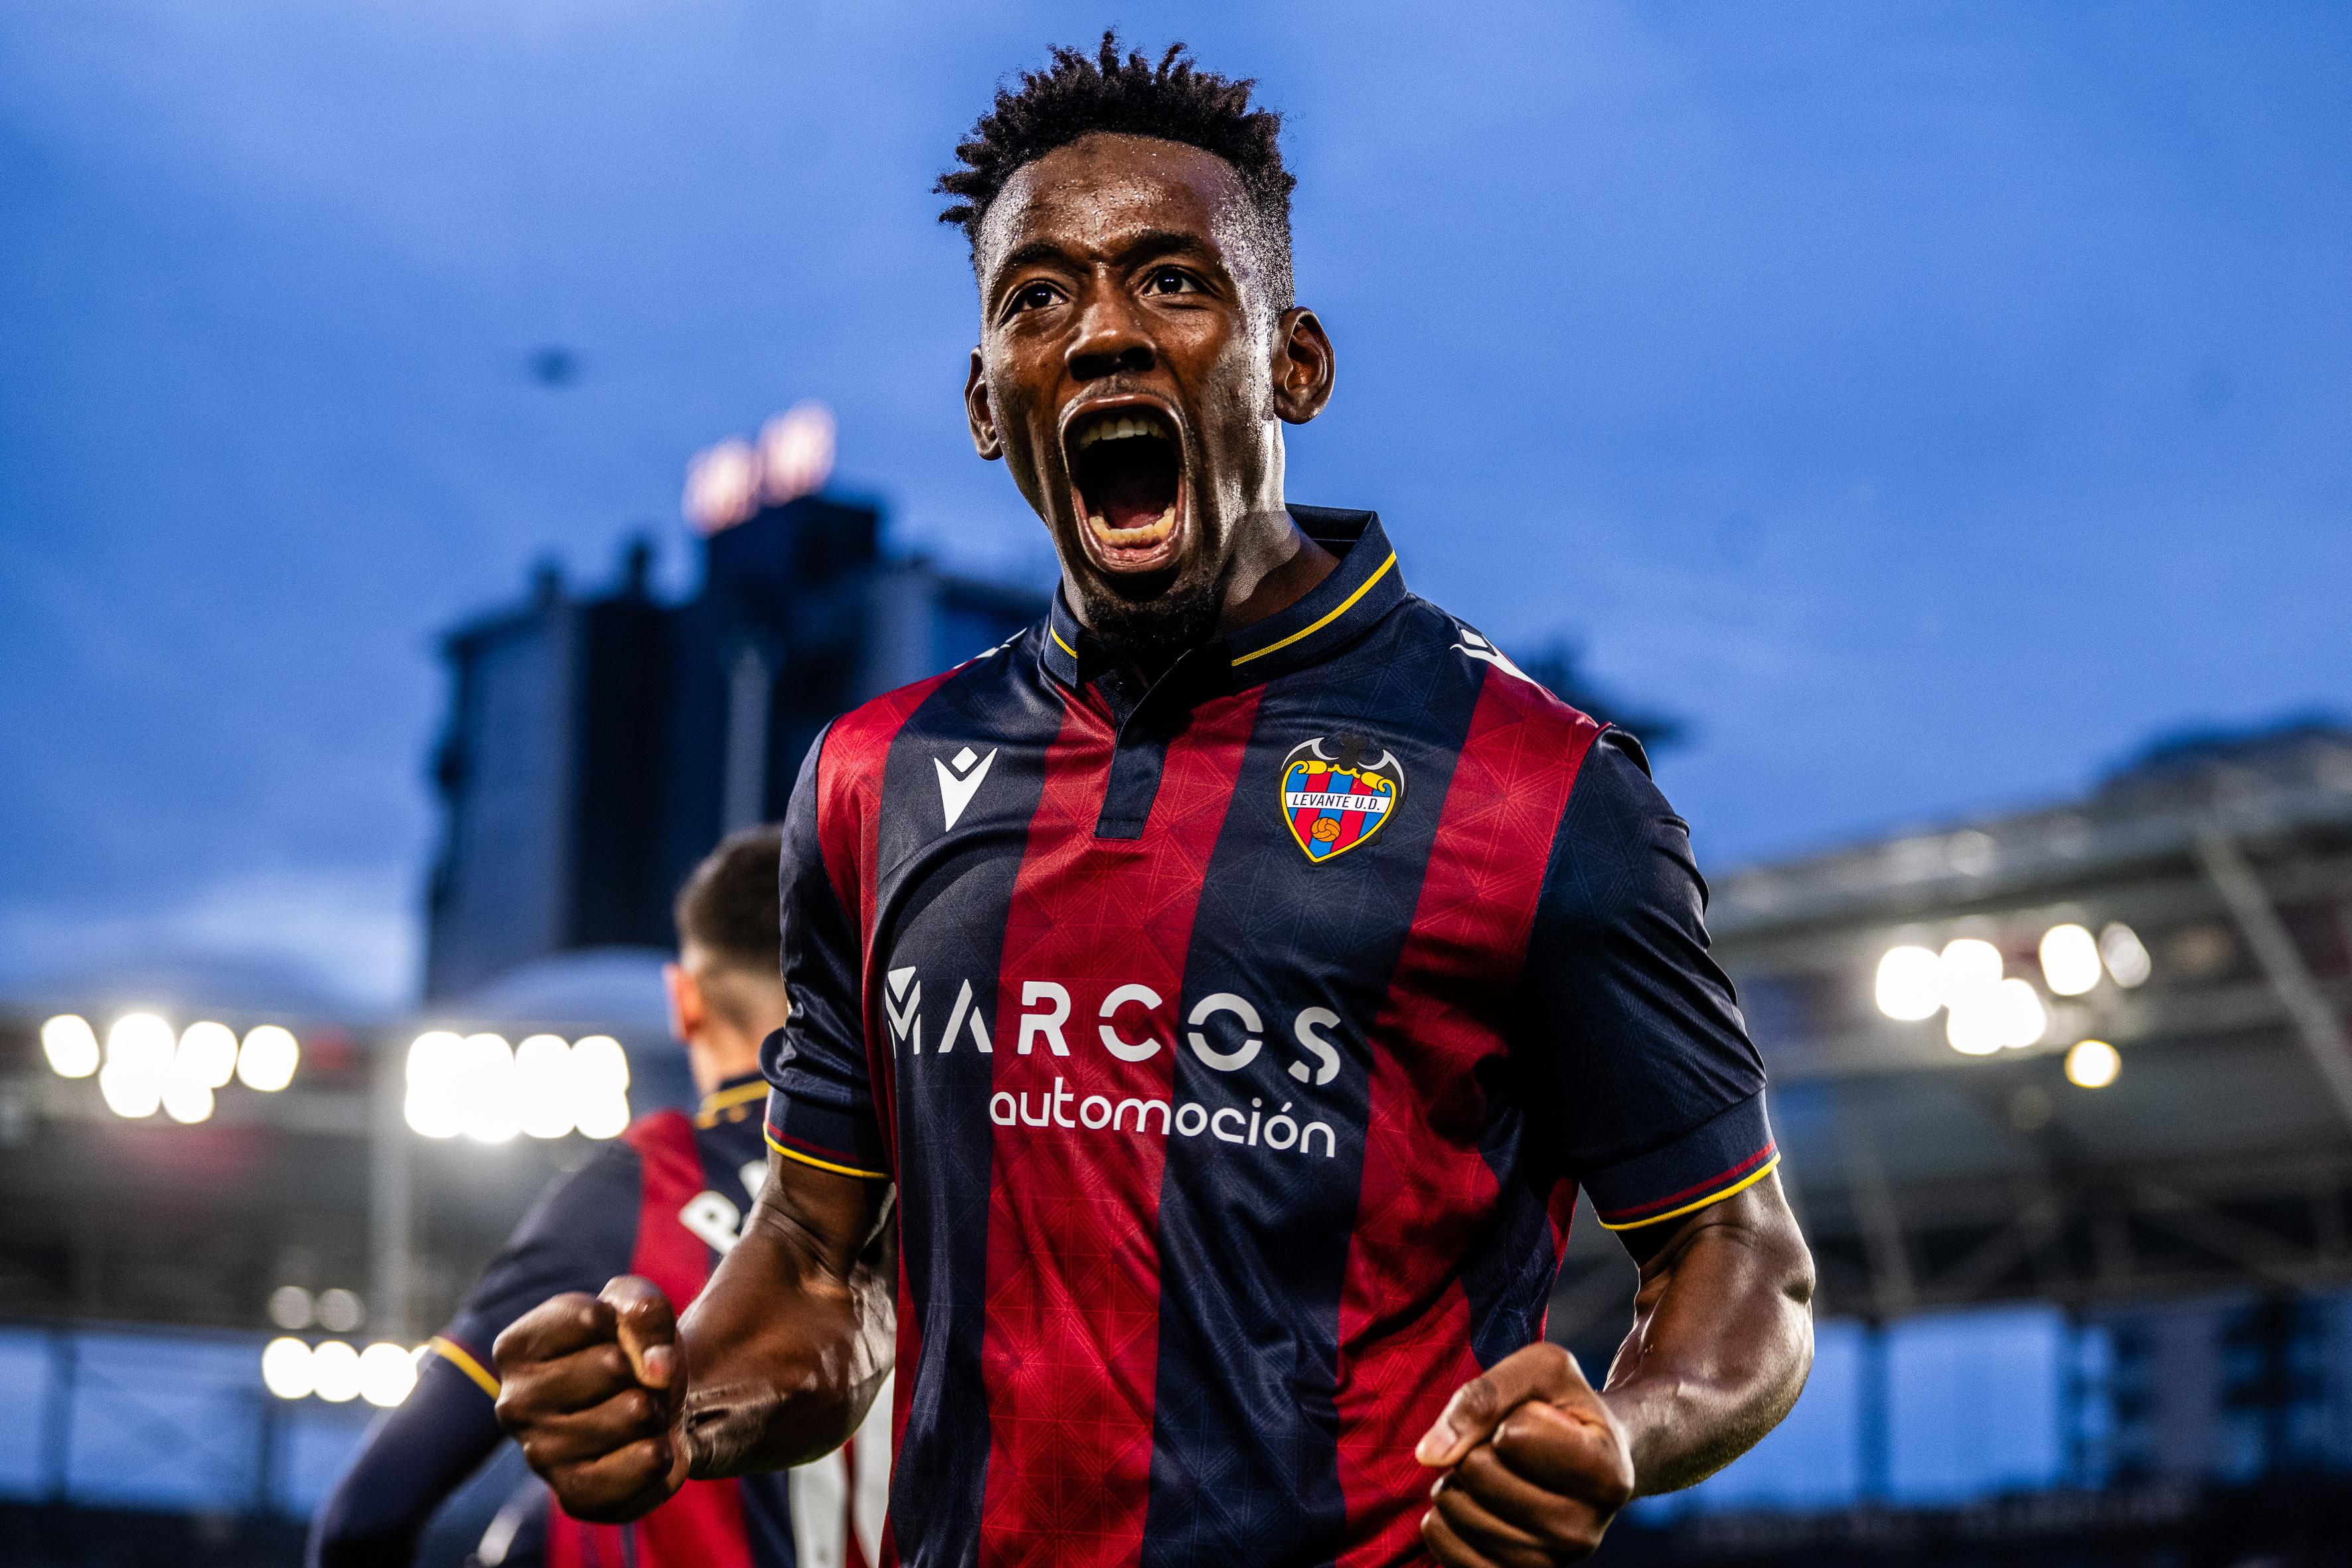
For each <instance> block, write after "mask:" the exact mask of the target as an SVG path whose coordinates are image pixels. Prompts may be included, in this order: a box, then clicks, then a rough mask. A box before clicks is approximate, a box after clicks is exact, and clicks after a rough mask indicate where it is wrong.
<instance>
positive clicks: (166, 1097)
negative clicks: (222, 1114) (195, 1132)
mask: <svg viewBox="0 0 2352 1568" xmlns="http://www.w3.org/2000/svg"><path fill="white" fill-rule="evenodd" d="M160 1098H161V1099H162V1100H163V1114H164V1115H166V1116H168V1117H170V1118H171V1119H172V1120H173V1121H177V1122H179V1123H181V1124H182V1125H183V1126H192V1125H194V1123H196V1122H199V1121H205V1119H207V1118H208V1117H210V1116H211V1115H212V1113H213V1091H212V1090H211V1089H207V1088H206V1087H205V1086H204V1085H203V1084H200V1083H198V1082H196V1081H195V1080H194V1079H185V1078H182V1077H181V1076H180V1075H179V1074H178V1073H177V1072H174V1073H173V1074H172V1075H171V1076H170V1077H168V1078H166V1079H164V1080H163V1094H162V1095H161V1096H160Z"/></svg>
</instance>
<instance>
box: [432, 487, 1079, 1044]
mask: <svg viewBox="0 0 2352 1568" xmlns="http://www.w3.org/2000/svg"><path fill="white" fill-rule="evenodd" d="M880 521H881V520H880V516H879V514H878V513H877V511H876V510H873V509H872V508H870V507H865V506H859V505H856V504H852V503H848V502H845V501H841V500H830V499H827V498H825V497H823V496H804V497H802V498H800V499H798V500H793V501H790V502H788V503H786V504H784V505H782V506H774V507H769V508H767V509H765V510H761V511H759V512H758V513H757V514H755V515H753V516H752V517H751V518H750V519H749V520H748V521H744V522H741V523H739V524H736V525H735V526H733V527H730V528H727V529H724V530H722V531H719V532H718V533H715V534H713V535H712V536H711V537H710V538H709V540H708V542H707V543H706V546H705V559H704V571H703V578H702V586H701V588H700V591H699V592H698V594H697V595H695V596H694V597H693V598H692V599H691V600H688V602H686V603H684V604H679V605H665V604H662V603H660V602H658V601H657V600H656V599H655V597H654V596H653V594H652V591H651V587H650V584H649V582H648V571H649V567H650V565H651V562H652V550H651V547H650V546H649V545H647V544H645V543H643V542H640V543H637V544H635V545H633V546H632V547H631V548H630V550H629V552H628V555H627V557H626V559H625V565H624V570H623V573H622V577H621V581H620V583H619V584H618V585H617V586H616V587H614V588H613V589H612V590H610V591H609V592H606V593H604V594H602V595H593V596H586V597H581V596H575V595H572V593H570V592H569V591H567V589H566V588H565V586H564V584H563V582H562V578H561V577H560V576H559V575H558V574H557V573H556V571H555V570H554V569H553V568H552V567H541V569H540V571H539V573H538V574H537V576H536V579H535V581H534V583H533V584H532V588H531V592H530V596H529V597H528V598H527V599H526V600H525V601H524V602H523V603H521V604H520V605H514V606H512V607H510V608H508V609H504V610H499V611H495V612H492V613H491V614H488V615H486V616H480V617H478V618H477V619H474V620H472V621H469V622H467V623H466V624H465V625H463V626H459V627H457V629H456V630H455V631H453V632H451V633H450V634H449V635H448V637H447V639H446V644H445V650H446V657H447V658H448V660H449V665H450V670H451V675H452V690H451V700H450V707H449V717H448V722H447V726H446V730H445V731H444V734H443V738H442V741H441V742H440V745H439V747H438V749H437V751H436V754H435V758H434V766H433V776H434V782H435V784H436V785H437V787H438V789H439V793H440V796H441V804H442V831H441V841H440V846H439V849H438V852H437V854H436V858H435V861H434V867H433V875H432V883H431V891H430V894H429V900H428V909H427V925H426V958H425V995H426V997H427V999H429V1000H437V999H441V998H446V997H450V996H456V995H460V994H465V993H466V992H468V991H470V990H473V989H474V988H476V987H477V986H478V985H480V984H483V983H484V982H486V981H488V980H489V979H490V978H492V977H493V976H496V975H498V974H501V973H506V972H507V971H509V970H511V969H513V968H515V967H516V966H517V965H520V964H523V963H529V962H530V961H531V960H533V959H537V958H541V957H544V956H546V955H548V954H551V953H556V952H566V951H570V950H574V949H581V948H592V947H608V946H642V947H664V946H667V945H668V944H669V943H670V942H671V941H672V940H673V937H672V932H671V930H670V915H669V901H670V897H671V894H672V893H673V892H674V891H675V890H676V889H677V885H678V884H679V882H680V881H682V880H683V879H685V877H686V874H687V872H688V870H689V869H691V868H692V867H693V865H694V863H695V861H696V860H697V859H698V858H700V857H701V856H702V855H703V854H705V853H706V852H707V851H708V850H709V848H710V847H711V845H712V844H713V843H715V842H716V841H717V840H718V839H719V837H720V836H721V835H723V834H725V833H728V832H730V831H732V830H734V829H736V828H739V827H745V826H751V825H752V824H755V823H759V822H764V821H770V820H772V819H774V818H775V817H778V816H782V813H783V809H784V805H785V802H786V801H787V799H788V798H789V797H790V795H791V794H792V788H793V780H794V778H795V777H796V776H797V775H798V773H799V769H800V764H801V761H802V758H803V755H804V754H805V752H807V750H808V747H809V745H810V744H811V743H812V742H814V740H815V738H816V736H817V734H818V732H819V731H821V730H822V729H823V728H824V725H825V724H826V722H827V721H830V720H831V719H832V718H833V717H834V716H835V714H837V713H840V712H842V711H843V710H845V709H848V708H851V707H854V706H855V705H856V704H857V703H859V702H862V701H864V700H866V699H867V698H869V697H873V696H875V695H877V694H878V693H880V692H883V691H887V690H888V689H891V688H893V687H896V686H900V685H904V684H905V683H907V682H908V681H910V680H916V679H921V678H922V677H924V676H926V675H929V674H932V673H934V672H935V671H937V670H940V669H943V668H947V667H948V666H950V665H952V664H955V663H957V662H959V661H961V660H962V659H966V658H971V657H972V656H973V655H975V654H978V653H981V652H983V651H985V650H986V649H988V648H989V647H993V646H994V645H995V644H997V643H1000V642H1003V640H1004V639H1005V638H1007V637H1011V636H1013V634H1014V633H1015V632H1017V631H1019V630H1020V629H1021V628H1022V627H1023V626H1026V625H1028V624H1029V623H1030V622H1032V621H1034V620H1035V619H1036V618H1037V617H1038V616H1042V615H1043V614H1044V613H1045V599H1044V597H1043V596H1042V595H1037V594H1035V593H1033V592H1030V591H1028V590H1025V589H1019V588H1011V587H1005V586H1003V585H999V584H989V583H982V582H978V581H974V580H972V579H969V578H964V577H958V576H954V575H951V574H947V573H943V572H940V571H939V570H937V569H936V568H934V567H932V566H931V565H929V563H925V562H923V561H920V560H902V559H894V558H892V557H890V556H888V555H887V554H886V553H885V552H883V550H882V549H881V546H880V542H879V537H878V535H879V528H880Z"/></svg>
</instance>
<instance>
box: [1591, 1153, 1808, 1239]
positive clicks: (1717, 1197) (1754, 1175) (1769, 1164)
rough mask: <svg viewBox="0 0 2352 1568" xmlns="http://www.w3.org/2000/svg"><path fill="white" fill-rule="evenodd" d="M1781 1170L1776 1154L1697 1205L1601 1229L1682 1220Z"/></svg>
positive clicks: (1606, 1222)
mask: <svg viewBox="0 0 2352 1568" xmlns="http://www.w3.org/2000/svg"><path fill="white" fill-rule="evenodd" d="M1779 1169H1780V1154H1779V1153H1778V1152H1775V1153H1774V1154H1773V1156H1772V1157H1771V1158H1770V1159H1769V1160H1767V1161H1765V1162H1764V1167H1763V1169H1761V1170H1759V1171H1750V1172H1748V1174H1746V1175H1745V1176H1742V1177H1741V1178H1740V1179H1739V1180H1738V1181H1736V1182H1734V1183H1732V1184H1731V1185H1729V1186H1727V1187H1726V1188H1724V1189H1723V1191H1721V1192H1719V1193H1709V1194H1707V1195H1706V1197H1703V1198H1701V1199H1699V1200H1698V1201H1697V1202H1696V1203H1688V1204H1685V1205H1683V1206H1682V1207H1680V1208H1678V1209H1668V1210H1667V1211H1666V1212H1665V1213H1664V1214H1654V1215H1651V1216H1650V1217H1649V1218H1647V1219H1630V1220H1627V1221H1626V1222H1625V1223H1624V1224H1623V1225H1611V1224H1610V1223H1609V1222H1608V1221H1607V1220H1605V1219H1603V1220H1601V1229H1603V1230H1639V1229H1641V1228H1642V1227H1643V1226H1645V1225H1662V1224H1664V1222H1665V1221H1667V1220H1670V1219H1680V1218H1682V1216H1683V1215H1686V1214H1696V1213H1697V1212H1698V1211H1699V1210H1700V1209H1703V1208H1705V1207H1706V1205H1709V1204H1719V1203H1721V1202H1722V1201H1723V1200H1724V1199H1726V1198H1727V1197H1730V1196H1731V1195H1732V1194H1735V1193H1744V1192H1746V1191H1747V1190H1748V1188H1750V1187H1752V1186H1754V1185H1755V1184H1757V1183H1759V1182H1760V1181H1762V1180H1763V1179H1764V1178H1765V1177H1767V1176H1769V1175H1770V1174H1771V1173H1773V1172H1774V1171H1777V1170H1779ZM1593 1218H1595V1219H1600V1218H1601V1216H1600V1215H1593Z"/></svg>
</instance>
